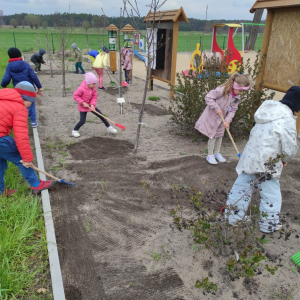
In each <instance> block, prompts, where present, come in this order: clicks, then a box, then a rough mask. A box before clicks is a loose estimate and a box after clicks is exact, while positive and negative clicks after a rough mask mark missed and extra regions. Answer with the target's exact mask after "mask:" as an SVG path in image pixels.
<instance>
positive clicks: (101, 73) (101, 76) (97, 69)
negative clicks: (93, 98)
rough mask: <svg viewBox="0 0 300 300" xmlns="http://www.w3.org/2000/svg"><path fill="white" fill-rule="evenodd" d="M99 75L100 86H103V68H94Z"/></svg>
mask: <svg viewBox="0 0 300 300" xmlns="http://www.w3.org/2000/svg"><path fill="white" fill-rule="evenodd" d="M94 70H95V71H96V73H97V75H98V80H99V88H102V87H103V69H101V68H94Z"/></svg>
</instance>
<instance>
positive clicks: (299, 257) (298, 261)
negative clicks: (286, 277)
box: [291, 251, 300, 267]
mask: <svg viewBox="0 0 300 300" xmlns="http://www.w3.org/2000/svg"><path fill="white" fill-rule="evenodd" d="M291 260H292V262H293V263H294V264H295V265H297V266H298V267H300V251H299V252H298V253H296V254H295V255H293V256H292V257H291Z"/></svg>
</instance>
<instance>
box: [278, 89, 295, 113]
mask: <svg viewBox="0 0 300 300" xmlns="http://www.w3.org/2000/svg"><path fill="white" fill-rule="evenodd" d="M280 102H281V103H282V104H285V105H287V106H288V107H289V108H290V109H291V110H292V112H293V113H294V112H299V111H300V86H292V87H291V88H289V89H288V91H287V92H286V94H285V95H284V97H283V98H282V100H281V101H280Z"/></svg>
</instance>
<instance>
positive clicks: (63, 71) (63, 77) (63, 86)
mask: <svg viewBox="0 0 300 300" xmlns="http://www.w3.org/2000/svg"><path fill="white" fill-rule="evenodd" d="M61 44H62V47H61V52H62V88H63V97H66V69H65V37H64V36H62V43H61Z"/></svg>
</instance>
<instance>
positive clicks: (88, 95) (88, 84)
mask: <svg viewBox="0 0 300 300" xmlns="http://www.w3.org/2000/svg"><path fill="white" fill-rule="evenodd" d="M84 77H85V80H84V81H82V83H81V85H80V86H79V88H78V89H77V90H76V91H75V93H74V94H73V97H74V100H75V101H77V102H78V110H79V112H80V121H79V122H78V123H77V125H76V126H75V127H74V130H72V135H73V136H74V137H80V133H79V132H78V130H79V128H80V127H81V126H82V125H83V124H84V123H85V121H86V114H87V113H88V112H89V111H91V112H92V113H93V114H94V115H96V116H97V117H98V118H100V119H101V121H102V122H103V123H104V125H105V126H106V127H107V132H109V133H112V134H116V133H117V130H116V129H115V128H113V127H112V126H111V125H110V124H109V123H108V121H107V120H106V119H104V118H103V117H101V116H99V115H98V114H96V113H95V111H97V112H98V113H100V114H102V115H103V113H102V112H101V111H100V109H98V108H97V107H96V103H97V89H96V84H97V82H98V79H97V77H96V76H95V75H94V74H93V73H92V72H88V73H85V75H84ZM90 108H91V109H90Z"/></svg>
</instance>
